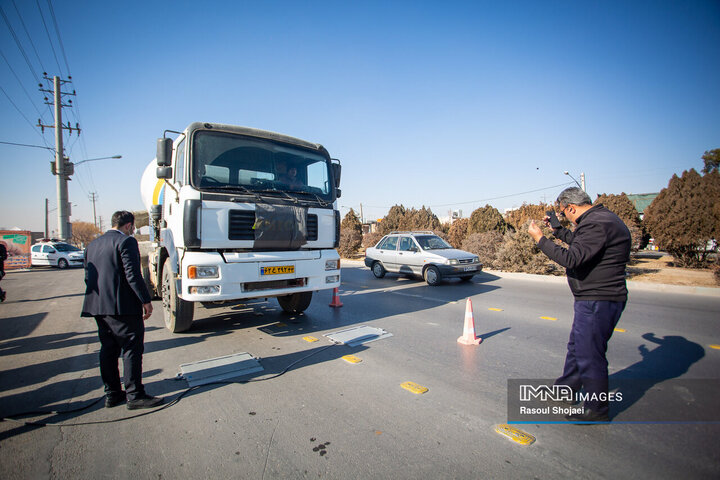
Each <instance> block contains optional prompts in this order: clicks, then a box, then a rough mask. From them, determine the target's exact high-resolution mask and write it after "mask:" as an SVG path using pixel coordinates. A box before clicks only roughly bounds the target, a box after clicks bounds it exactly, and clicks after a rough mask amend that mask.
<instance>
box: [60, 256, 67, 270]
mask: <svg viewBox="0 0 720 480" xmlns="http://www.w3.org/2000/svg"><path fill="white" fill-rule="evenodd" d="M67 267H68V261H67V260H65V259H64V258H61V259H60V260H58V268H67Z"/></svg>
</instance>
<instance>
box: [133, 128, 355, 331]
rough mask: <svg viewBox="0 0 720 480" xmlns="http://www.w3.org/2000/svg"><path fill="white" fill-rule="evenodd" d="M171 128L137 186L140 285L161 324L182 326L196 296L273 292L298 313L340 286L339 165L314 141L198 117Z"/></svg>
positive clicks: (232, 297) (209, 299)
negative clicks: (141, 212)
mask: <svg viewBox="0 0 720 480" xmlns="http://www.w3.org/2000/svg"><path fill="white" fill-rule="evenodd" d="M167 133H168V132H166V135H167ZM175 133H176V134H177V137H176V138H175V139H174V140H173V139H170V138H161V139H159V140H158V144H157V157H156V159H155V160H154V161H153V162H151V163H150V165H148V167H147V169H146V171H145V174H144V175H143V181H142V185H141V190H142V193H143V200H144V202H145V204H146V206H147V208H148V211H149V214H150V224H151V232H152V239H153V248H152V251H151V253H150V255H149V256H148V263H147V268H146V269H144V270H145V275H146V278H147V280H146V281H147V283H148V286H149V287H150V288H151V289H152V291H154V292H155V293H156V294H157V295H158V296H160V297H161V298H162V301H163V310H164V316H165V323H166V326H167V327H168V329H170V330H171V331H173V332H180V331H184V330H187V329H188V328H190V325H191V323H192V317H193V311H194V303H196V302H201V303H216V302H231V301H236V300H243V299H252V298H267V297H276V298H277V299H278V302H279V304H280V306H281V307H282V309H283V310H284V311H286V312H288V313H299V312H302V311H304V310H305V309H306V308H307V307H308V306H309V305H310V301H311V299H312V294H313V292H315V291H319V290H325V289H332V288H337V287H338V286H339V285H340V258H339V255H338V253H337V251H336V250H335V248H337V246H338V244H339V239H340V215H339V212H338V210H337V198H338V197H339V196H340V189H339V184H340V171H341V170H340V164H339V162H338V161H337V160H333V159H331V158H330V155H329V153H328V152H327V150H326V149H325V148H324V147H323V146H322V145H319V144H315V143H310V142H306V141H304V140H300V139H297V138H293V137H289V136H286V135H281V134H278V133H273V132H268V131H264V130H258V129H253V128H247V127H239V126H232V125H220V124H210V123H200V122H196V123H193V124H191V125H190V126H188V127H187V128H186V129H185V130H184V131H183V132H175Z"/></svg>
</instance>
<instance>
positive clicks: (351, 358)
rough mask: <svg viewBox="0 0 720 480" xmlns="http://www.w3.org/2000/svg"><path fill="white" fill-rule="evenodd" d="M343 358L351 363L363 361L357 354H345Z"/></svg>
mask: <svg viewBox="0 0 720 480" xmlns="http://www.w3.org/2000/svg"><path fill="white" fill-rule="evenodd" d="M342 359H343V360H345V361H346V362H350V363H360V362H362V359H361V358H358V357H356V356H355V355H345V356H344V357H342Z"/></svg>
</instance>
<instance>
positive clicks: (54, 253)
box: [30, 242, 85, 268]
mask: <svg viewBox="0 0 720 480" xmlns="http://www.w3.org/2000/svg"><path fill="white" fill-rule="evenodd" d="M84 255H85V254H84V252H83V250H80V249H79V248H78V247H76V246H74V245H70V244H69V243H64V242H44V243H37V244H35V245H33V246H32V248H31V249H30V262H31V263H32V266H33V267H36V266H41V265H49V266H51V267H58V268H67V267H82V266H83V257H84Z"/></svg>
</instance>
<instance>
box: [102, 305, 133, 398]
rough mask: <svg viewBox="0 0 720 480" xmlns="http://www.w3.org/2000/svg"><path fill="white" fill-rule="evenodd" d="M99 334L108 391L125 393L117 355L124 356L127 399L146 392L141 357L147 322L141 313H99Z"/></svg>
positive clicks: (107, 392) (107, 393)
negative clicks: (121, 382)
mask: <svg viewBox="0 0 720 480" xmlns="http://www.w3.org/2000/svg"><path fill="white" fill-rule="evenodd" d="M95 321H96V322H97V326H98V336H99V337H100V376H101V377H102V380H103V383H104V384H105V394H106V395H108V396H115V395H120V394H122V386H121V385H120V370H119V369H118V358H120V357H121V356H122V359H123V383H124V384H125V392H126V393H127V398H128V400H134V399H135V398H136V397H138V396H142V395H144V394H145V388H144V387H143V383H142V356H143V352H144V351H145V344H144V341H145V324H144V323H143V319H142V315H101V316H96V317H95Z"/></svg>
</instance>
